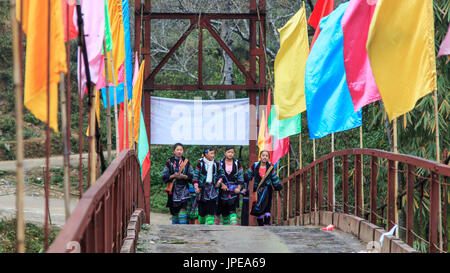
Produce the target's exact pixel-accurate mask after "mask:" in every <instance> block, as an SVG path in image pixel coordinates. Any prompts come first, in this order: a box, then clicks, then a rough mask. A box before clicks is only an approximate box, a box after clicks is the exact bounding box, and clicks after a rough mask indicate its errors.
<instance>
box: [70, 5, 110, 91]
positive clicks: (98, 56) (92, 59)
mask: <svg viewBox="0 0 450 273" xmlns="http://www.w3.org/2000/svg"><path fill="white" fill-rule="evenodd" d="M80 2H81V12H82V14H83V21H84V27H83V29H84V34H85V39H86V49H87V55H88V59H89V72H90V75H91V81H92V83H94V84H97V81H98V75H99V71H102V70H101V67H100V66H101V65H102V58H103V56H102V46H103V39H104V37H105V3H104V1H88V0H81V1H80ZM74 20H75V21H76V20H77V14H76V13H75V15H74ZM77 72H78V82H81V88H80V93H81V96H83V95H84V94H86V93H87V84H86V71H85V68H84V61H83V56H82V53H81V49H80V48H78V69H77Z"/></svg>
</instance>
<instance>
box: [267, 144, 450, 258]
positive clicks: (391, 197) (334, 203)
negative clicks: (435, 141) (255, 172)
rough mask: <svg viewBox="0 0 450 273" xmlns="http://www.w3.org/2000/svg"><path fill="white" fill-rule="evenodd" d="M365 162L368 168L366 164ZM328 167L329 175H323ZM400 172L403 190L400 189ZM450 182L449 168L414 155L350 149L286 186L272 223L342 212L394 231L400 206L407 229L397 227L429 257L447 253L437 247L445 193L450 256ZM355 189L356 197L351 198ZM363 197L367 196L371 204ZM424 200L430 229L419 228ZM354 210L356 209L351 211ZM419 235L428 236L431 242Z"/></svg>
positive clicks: (298, 174) (291, 178)
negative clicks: (449, 222) (449, 221)
mask: <svg viewBox="0 0 450 273" xmlns="http://www.w3.org/2000/svg"><path fill="white" fill-rule="evenodd" d="M364 158H365V159H366V164H361V163H362V162H363V159H364ZM384 164H385V165H386V166H385V165H384ZM334 165H336V166H334ZM325 166H326V168H327V172H325V171H324V169H325ZM333 166H334V167H333ZM333 169H334V171H335V172H336V173H335V175H333ZM365 169H367V171H366V172H364V170H365ZM396 171H397V173H398V174H397V175H398V179H397V181H398V183H397V184H398V188H396V183H395V181H396V180H395V177H396ZM324 176H326V177H324ZM449 176H450V166H447V165H444V164H441V163H437V162H434V161H430V160H426V159H423V158H419V157H415V156H410V155H403V154H395V153H391V152H385V151H381V150H374V149H348V150H342V151H338V152H334V153H330V154H328V155H326V156H323V157H321V158H319V159H318V160H316V161H315V162H313V163H311V164H309V165H308V166H307V167H305V168H303V169H301V170H298V171H296V172H295V173H293V174H291V175H290V176H289V177H287V178H285V179H284V180H283V181H282V184H283V187H284V190H283V193H284V198H283V199H281V198H274V199H273V206H272V215H274V216H275V217H273V222H274V224H278V225H286V224H288V221H289V219H292V218H295V217H296V216H299V215H301V214H305V213H309V212H315V211H320V210H322V211H336V212H339V211H340V212H343V213H347V214H354V215H356V216H358V217H361V218H365V219H367V220H369V219H370V222H371V223H373V224H375V225H381V226H384V228H386V229H390V228H392V227H393V226H394V225H395V223H396V222H398V221H397V220H396V219H397V217H398V216H397V215H396V207H395V205H396V204H397V206H398V209H399V210H400V209H402V210H403V211H404V212H405V215H406V216H405V218H406V221H405V223H404V224H399V225H398V226H399V229H400V230H401V231H402V232H404V234H405V235H404V239H405V241H406V243H407V244H408V245H410V246H411V247H412V246H413V242H414V239H418V240H420V241H421V242H425V243H426V244H427V245H428V246H427V250H428V251H429V252H438V251H443V250H442V249H440V248H439V244H438V236H439V234H438V223H439V222H438V220H439V214H438V213H439V187H441V190H442V196H443V197H444V198H443V199H441V202H442V216H443V219H444V221H443V222H444V224H443V226H444V227H443V232H444V240H443V244H444V246H443V249H445V250H447V245H446V242H447V236H448V234H447V228H446V227H447V217H446V214H447V212H446V207H447V206H448V198H447V194H448V193H447V191H448V188H447V186H448V184H447V180H448V177H449ZM349 178H352V183H349V182H350V181H349ZM333 179H334V180H335V182H333ZM363 181H364V183H363ZM385 182H387V183H385ZM324 183H326V187H325V186H324ZM351 189H352V192H353V194H351V195H349V191H350V190H351ZM427 189H428V194H427V192H426V191H427ZM324 191H326V194H325V192H324ZM336 192H337V193H336ZM364 192H365V193H366V194H364ZM367 193H368V194H367ZM424 193H425V194H424ZM415 195H416V197H415ZM364 196H368V198H367V199H368V200H367V199H366V202H365V201H364V199H363V198H364ZM424 196H425V199H426V201H427V204H428V202H429V206H428V223H423V222H421V221H423V216H422V215H421V217H420V220H416V224H415V222H414V214H415V213H420V214H422V213H424V212H425V211H426V209H425V210H423V209H422V207H423V205H424V204H425V203H423V202H424ZM396 197H397V198H396ZM396 199H397V200H396ZM281 200H282V201H283V202H281ZM367 201H368V202H367ZM425 207H426V206H425ZM351 208H353V209H352V210H350V209H351ZM385 215H386V216H387V217H386V218H385V217H384V216H385ZM417 222H419V223H417ZM424 224H425V225H428V229H427V230H426V231H424V230H423V229H424V228H423V226H424ZM417 233H419V234H426V233H428V241H427V240H425V239H423V238H422V237H421V235H418V234H417ZM423 236H424V237H426V236H425V235H423Z"/></svg>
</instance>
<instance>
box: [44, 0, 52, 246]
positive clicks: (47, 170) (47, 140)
mask: <svg viewBox="0 0 450 273" xmlns="http://www.w3.org/2000/svg"><path fill="white" fill-rule="evenodd" d="M51 10H52V3H51V1H48V12H49V14H48V19H47V79H46V80H47V125H46V128H45V144H46V145H45V147H46V151H45V188H44V190H45V212H44V250H47V249H48V239H49V238H48V237H49V222H48V221H49V217H50V215H49V214H50V213H49V211H50V204H49V198H50V197H49V186H50V185H49V184H50V181H49V180H50V60H51V56H50V53H51V52H50V43H51V39H50V37H51V16H50V12H51Z"/></svg>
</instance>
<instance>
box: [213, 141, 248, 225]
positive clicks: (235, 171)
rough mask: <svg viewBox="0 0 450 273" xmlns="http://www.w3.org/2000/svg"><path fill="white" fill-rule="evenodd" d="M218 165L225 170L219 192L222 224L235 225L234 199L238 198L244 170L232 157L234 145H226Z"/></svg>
mask: <svg viewBox="0 0 450 273" xmlns="http://www.w3.org/2000/svg"><path fill="white" fill-rule="evenodd" d="M220 167H221V168H222V169H223V171H224V172H225V175H224V177H223V178H224V179H223V183H224V186H225V187H224V189H221V190H220V194H219V214H221V215H222V224H223V225H233V226H236V225H237V224H238V222H237V214H236V200H239V195H240V193H241V187H242V185H243V184H244V171H243V169H242V166H241V163H240V162H239V161H238V160H237V159H235V158H234V147H231V146H230V147H227V148H226V150H225V157H224V158H223V159H222V161H220Z"/></svg>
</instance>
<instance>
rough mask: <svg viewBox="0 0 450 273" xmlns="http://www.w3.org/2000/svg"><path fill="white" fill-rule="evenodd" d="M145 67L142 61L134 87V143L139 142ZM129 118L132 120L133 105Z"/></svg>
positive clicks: (129, 110)
mask: <svg viewBox="0 0 450 273" xmlns="http://www.w3.org/2000/svg"><path fill="white" fill-rule="evenodd" d="M144 67H145V60H144V61H142V63H141V67H140V69H139V76H138V77H137V80H136V83H135V84H134V87H133V117H134V141H135V142H136V143H138V142H139V119H140V115H141V105H142V87H143V86H144ZM128 113H130V114H129V115H128V116H129V117H130V118H131V103H129V104H128Z"/></svg>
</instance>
